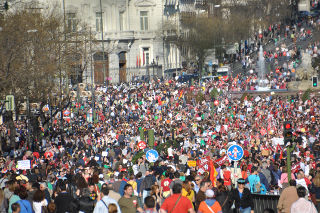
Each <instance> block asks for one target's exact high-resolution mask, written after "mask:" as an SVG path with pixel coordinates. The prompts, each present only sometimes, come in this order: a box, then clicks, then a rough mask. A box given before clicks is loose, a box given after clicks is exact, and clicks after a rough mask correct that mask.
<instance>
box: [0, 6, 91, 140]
mask: <svg viewBox="0 0 320 213" xmlns="http://www.w3.org/2000/svg"><path fill="white" fill-rule="evenodd" d="M57 11H58V10H56V9H52V10H50V11H44V12H42V13H39V12H33V11H31V10H28V9H23V10H15V11H14V12H11V13H9V12H8V13H6V14H5V15H4V16H3V17H2V18H1V19H0V26H1V27H2V31H1V32H0V46H1V48H0V95H1V98H4V97H5V96H6V95H8V94H12V95H14V96H15V102H16V103H15V104H16V106H17V108H16V115H18V114H19V111H20V109H21V107H22V103H24V102H26V101H28V102H30V103H41V104H40V109H39V114H37V115H31V114H30V113H29V112H27V115H28V116H29V117H30V120H38V119H37V117H39V116H40V117H41V118H42V119H41V122H42V123H43V122H46V121H47V120H48V119H47V118H45V116H44V114H43V113H42V106H44V105H45V104H47V103H48V101H49V100H50V99H52V98H53V96H57V95H59V98H58V102H59V104H58V108H59V109H62V108H63V107H64V106H65V105H66V102H69V97H68V86H69V85H68V82H67V84H65V83H64V81H63V80H64V79H68V78H69V77H70V75H71V71H72V69H71V67H72V65H74V64H75V60H74V56H75V55H78V56H79V55H80V53H82V52H84V51H83V44H84V42H85V40H84V39H82V38H83V37H84V36H86V35H87V34H88V33H87V32H86V31H85V30H82V31H81V33H79V32H70V31H64V29H66V28H65V25H64V21H63V16H62V15H61V14H60V13H59V12H57ZM75 38H76V39H75ZM80 58H83V57H80ZM77 59H79V58H77ZM76 63H79V62H78V61H77V62H76ZM80 64H81V66H83V65H85V64H86V62H84V63H80ZM6 113H7V115H6V116H5V117H6V118H7V119H6V123H7V125H8V126H9V127H10V128H11V129H14V128H12V126H13V125H12V123H13V121H12V116H10V112H6ZM33 116H36V118H32V117H33ZM10 118H11V119H10ZM31 124H33V125H35V126H33V127H32V129H33V130H34V131H33V133H35V134H33V135H32V136H34V137H35V138H37V137H39V132H38V131H36V130H37V128H39V124H38V123H37V122H31ZM42 126H43V125H42ZM12 134H15V133H14V132H13V133H12ZM14 136H15V135H13V137H14ZM11 146H14V140H13V139H12V140H11Z"/></svg>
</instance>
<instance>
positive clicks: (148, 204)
mask: <svg viewBox="0 0 320 213" xmlns="http://www.w3.org/2000/svg"><path fill="white" fill-rule="evenodd" d="M144 204H145V205H146V207H147V208H148V209H151V208H154V207H155V206H156V201H155V199H154V198H153V197H152V196H147V197H146V198H145V199H144Z"/></svg>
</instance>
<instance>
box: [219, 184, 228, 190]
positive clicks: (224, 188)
mask: <svg viewBox="0 0 320 213" xmlns="http://www.w3.org/2000/svg"><path fill="white" fill-rule="evenodd" d="M218 191H219V192H226V191H228V190H227V187H226V186H225V185H223V184H222V185H219V186H218Z"/></svg>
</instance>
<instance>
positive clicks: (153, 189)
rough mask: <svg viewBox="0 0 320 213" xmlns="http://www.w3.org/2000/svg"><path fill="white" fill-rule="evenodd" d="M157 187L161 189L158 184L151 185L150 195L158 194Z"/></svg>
mask: <svg viewBox="0 0 320 213" xmlns="http://www.w3.org/2000/svg"><path fill="white" fill-rule="evenodd" d="M157 189H159V186H158V185H152V186H151V192H150V195H156V194H157Z"/></svg>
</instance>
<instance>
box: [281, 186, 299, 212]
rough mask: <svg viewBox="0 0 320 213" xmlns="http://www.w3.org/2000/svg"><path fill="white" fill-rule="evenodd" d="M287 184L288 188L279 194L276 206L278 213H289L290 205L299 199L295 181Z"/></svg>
mask: <svg viewBox="0 0 320 213" xmlns="http://www.w3.org/2000/svg"><path fill="white" fill-rule="evenodd" d="M289 184H290V186H288V187H286V188H285V189H284V190H283V191H282V192H281V195H280V198H279V201H278V205H277V208H278V211H279V213H286V212H290V208H291V205H292V204H293V203H294V202H296V201H297V200H298V199H299V197H298V194H297V189H296V186H297V183H296V181H295V180H290V182H289Z"/></svg>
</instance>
